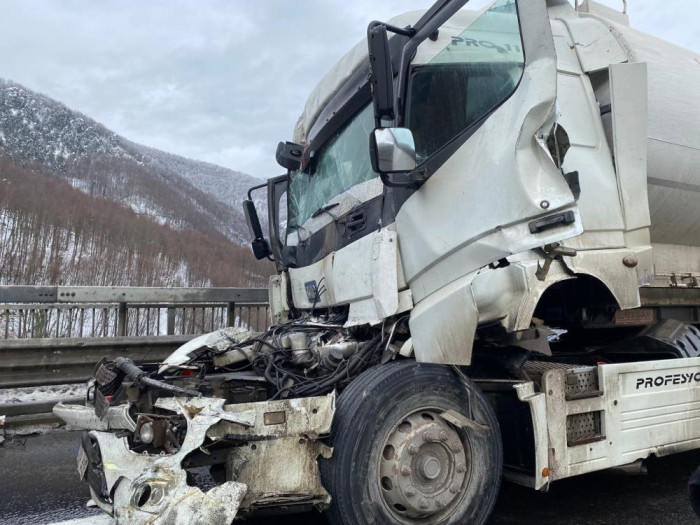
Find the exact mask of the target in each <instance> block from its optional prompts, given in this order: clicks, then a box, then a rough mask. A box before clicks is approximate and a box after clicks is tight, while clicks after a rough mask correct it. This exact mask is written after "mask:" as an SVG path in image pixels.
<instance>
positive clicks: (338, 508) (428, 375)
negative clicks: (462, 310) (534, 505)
mask: <svg viewBox="0 0 700 525" xmlns="http://www.w3.org/2000/svg"><path fill="white" fill-rule="evenodd" d="M470 405H471V407H470ZM448 410H453V411H455V412H457V413H458V414H461V415H463V416H467V417H469V415H470V414H471V419H472V421H475V422H476V423H478V425H476V426H474V425H472V426H471V427H469V426H465V425H460V426H462V427H463V428H460V427H459V426H455V425H453V424H451V423H449V422H448V421H447V420H446V419H443V418H442V417H441V414H443V413H444V412H446V411H448ZM448 419H449V417H448ZM453 421H454V420H453ZM331 443H332V446H333V456H332V458H331V459H330V460H327V461H325V460H323V461H322V462H321V475H322V481H323V485H324V487H325V488H326V489H327V490H328V491H329V492H330V494H331V496H332V498H333V499H332V502H331V507H330V509H329V518H330V521H331V523H333V524H334V525H350V524H353V525H354V524H385V523H386V524H389V523H392V524H393V523H400V524H406V525H416V524H426V525H427V524H430V525H436V524H467V523H468V524H481V523H484V522H485V521H486V519H487V518H488V516H489V514H490V513H491V510H492V509H493V505H494V503H495V501H496V496H497V495H498V489H499V486H500V481H501V471H502V469H503V450H502V445H501V436H500V431H499V428H498V421H497V419H496V416H495V414H494V411H493V409H492V407H491V405H490V404H489V402H488V400H487V399H486V397H485V396H484V394H483V393H482V392H481V390H479V388H478V387H476V386H475V385H474V384H473V383H471V381H469V380H467V379H465V378H463V377H461V376H460V375H459V374H457V373H456V372H455V371H454V370H453V369H452V368H450V367H448V366H442V365H430V364H421V363H416V362H414V361H399V362H394V363H390V364H387V365H381V366H377V367H375V368H372V369H370V370H368V371H366V372H365V373H363V374H362V375H360V376H359V377H358V378H357V379H356V380H355V381H354V382H353V383H351V384H350V386H348V387H347V388H346V389H345V391H344V392H343V394H342V395H341V396H340V398H339V399H338V405H337V408H336V413H335V419H334V421H333V428H332V432H331Z"/></svg>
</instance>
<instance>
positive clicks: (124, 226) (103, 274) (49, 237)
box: [0, 157, 273, 287]
mask: <svg viewBox="0 0 700 525" xmlns="http://www.w3.org/2000/svg"><path fill="white" fill-rule="evenodd" d="M97 162H98V164H99V163H104V162H108V159H101V160H98V161H97ZM94 168H95V166H94V165H93V166H92V169H94ZM93 173H94V172H93ZM76 175H79V176H78V177H76V178H75V179H74V180H80V181H81V182H89V179H88V180H86V177H85V172H83V173H80V174H78V173H76ZM74 185H75V184H74ZM74 185H71V184H70V183H68V182H66V181H65V179H60V178H58V177H56V176H55V175H54V174H53V172H51V171H48V170H47V169H46V168H44V169H43V170H42V169H41V168H35V167H32V168H31V169H29V168H26V167H21V166H19V165H17V164H15V163H14V162H13V161H12V160H11V159H10V158H8V157H0V284H3V285H10V284H52V285H61V284H65V285H91V286H243V287H253V286H255V287H257V286H266V285H267V278H268V276H269V275H270V274H271V273H272V272H273V267H272V265H271V264H270V263H267V262H259V261H256V260H255V259H254V258H253V255H252V253H251V251H250V249H249V248H248V247H245V246H239V245H237V244H235V243H233V242H232V241H231V240H230V239H229V238H227V237H226V236H224V235H223V234H220V233H218V232H213V233H203V232H202V231H194V230H192V229H174V228H173V227H171V226H170V225H168V224H161V223H158V222H155V221H154V220H153V218H152V217H151V216H149V215H141V214H139V213H137V211H138V210H137V211H135V210H134V207H135V206H134V202H133V201H131V202H125V204H126V205H122V204H120V203H118V202H115V201H113V200H110V199H108V198H105V197H102V196H101V195H100V194H101V193H102V192H101V191H100V189H101V188H92V190H93V191H90V190H91V188H84V187H83V188H82V189H79V188H77V187H73V186H74ZM95 190H96V191H95ZM133 195H136V192H135V193H134V194H133ZM127 205H128V206H129V207H127Z"/></svg>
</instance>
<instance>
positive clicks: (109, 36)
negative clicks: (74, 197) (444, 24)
mask: <svg viewBox="0 0 700 525" xmlns="http://www.w3.org/2000/svg"><path fill="white" fill-rule="evenodd" d="M484 3H485V1H484V0H476V1H474V2H473V4H474V5H475V6H479V5H483V4H484ZM605 3H606V4H609V5H613V6H616V5H621V4H622V2H621V0H619V1H616V0H606V1H605ZM627 3H628V11H629V13H630V19H631V25H632V26H633V27H636V28H638V29H641V30H643V31H647V32H649V33H652V34H654V35H656V36H658V37H661V38H664V39H666V40H669V41H671V42H674V43H676V44H678V45H682V46H684V47H688V48H690V49H693V50H694V51H696V52H700V31H698V21H699V20H700V2H698V0H666V1H664V2H661V1H659V0H628V2H627ZM430 4H431V0H298V1H291V0H228V1H215V0H196V1H195V0H191V1H184V0H160V1H158V0H155V1H154V0H149V1H148V2H143V1H136V0H103V1H99V2H98V1H87V0H84V1H79V0H71V1H68V0H63V1H62V0H32V1H28V0H0V49H2V52H1V53H0V77H2V78H6V79H12V80H14V81H16V82H18V83H20V84H23V85H25V86H27V87H29V88H31V89H34V90H36V91H40V92H42V93H45V94H47V95H49V96H50V97H53V98H55V99H57V100H59V101H61V102H63V103H65V104H67V105H68V106H70V107H72V108H75V109H78V110H80V111H82V112H83V113H86V114H87V115H89V116H91V117H93V118H94V119H96V120H97V121H99V122H101V123H103V124H105V125H106V126H107V127H109V128H111V129H112V130H114V131H116V132H117V133H120V134H122V135H124V136H126V137H127V138H129V139H131V140H133V141H136V142H140V143H142V144H146V145H148V146H153V147H156V148H160V149H163V150H165V151H169V152H172V153H177V154H180V155H184V156H187V157H191V158H195V159H200V160H205V161H209V162H213V163H217V164H221V165H223V166H227V167H229V168H233V169H236V170H240V171H244V172H246V173H249V174H251V175H255V176H259V177H270V176H273V175H279V174H280V173H281V170H282V169H281V168H279V167H278V166H277V165H276V163H275V161H274V152H275V148H276V146H277V143H278V142H279V141H280V140H290V139H291V135H292V130H293V128H294V124H295V122H296V120H297V118H298V116H299V114H300V112H301V110H302V108H303V105H304V103H305V101H306V97H307V95H308V94H309V92H310V91H311V90H312V89H313V87H314V86H315V85H316V83H317V82H318V80H319V79H320V78H321V77H322V76H323V74H324V73H325V72H326V71H327V70H328V69H329V68H330V67H331V66H332V65H333V64H334V63H335V62H336V61H337V60H338V59H339V58H340V57H341V56H342V55H343V54H344V53H345V52H346V51H347V50H348V49H349V48H350V47H351V46H352V45H354V44H355V43H356V42H358V41H359V40H360V39H362V38H363V37H364V35H365V34H366V28H367V24H368V22H369V21H371V20H374V19H388V18H390V17H391V16H392V15H395V14H398V13H402V12H405V11H410V10H412V9H421V8H422V9H424V8H427V7H429V5H430Z"/></svg>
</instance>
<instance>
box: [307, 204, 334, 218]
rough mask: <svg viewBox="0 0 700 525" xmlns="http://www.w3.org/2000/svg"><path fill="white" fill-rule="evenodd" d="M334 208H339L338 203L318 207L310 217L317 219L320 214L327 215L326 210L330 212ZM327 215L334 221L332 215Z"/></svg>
mask: <svg viewBox="0 0 700 525" xmlns="http://www.w3.org/2000/svg"><path fill="white" fill-rule="evenodd" d="M336 206H340V203H339V202H334V203H333V204H326V205H325V206H322V207H320V208H319V209H318V210H316V211H315V212H313V213H312V214H311V217H312V218H313V217H318V216H319V215H321V214H322V213H327V212H328V210H332V209H333V208H335V207H336ZM328 215H330V216H331V217H333V218H334V219H335V218H336V217H335V216H333V214H331V213H329V214H328Z"/></svg>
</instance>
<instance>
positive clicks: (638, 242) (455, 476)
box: [55, 0, 700, 525]
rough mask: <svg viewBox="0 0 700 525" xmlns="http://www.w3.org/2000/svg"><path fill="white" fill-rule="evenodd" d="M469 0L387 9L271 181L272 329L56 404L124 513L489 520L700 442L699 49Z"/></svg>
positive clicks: (84, 462) (569, 12) (126, 368)
mask: <svg viewBox="0 0 700 525" xmlns="http://www.w3.org/2000/svg"><path fill="white" fill-rule="evenodd" d="M466 3H467V2H466V1H465V0H439V1H438V2H437V3H436V4H435V5H433V6H432V7H430V8H429V9H428V10H427V11H423V12H413V13H408V14H406V15H401V16H399V17H397V18H395V19H392V20H391V21H390V22H389V23H383V22H372V23H371V24H370V25H369V28H368V32H367V40H366V41H365V42H361V43H360V44H359V45H358V46H356V47H355V48H354V49H352V50H351V51H350V52H349V53H348V54H347V55H346V56H345V57H344V58H343V59H342V60H341V61H340V62H339V63H338V64H337V65H336V66H335V67H334V68H333V69H332V70H330V71H329V72H328V73H327V74H326V76H325V77H324V78H323V80H322V81H321V83H320V84H319V85H318V86H317V87H316V89H315V90H314V92H313V93H312V94H311V96H310V97H309V99H308V102H307V104H306V107H305V108H304V111H303V114H302V116H301V118H300V119H299V122H298V124H297V126H296V128H295V130H294V137H293V141H292V142H286V143H280V145H279V147H278V149H277V161H278V163H279V164H280V165H281V166H282V167H283V168H285V169H286V170H287V173H285V174H284V175H282V176H279V177H275V178H273V179H270V180H269V181H268V182H267V183H266V184H263V185H261V186H259V187H256V188H252V189H251V190H250V192H249V194H248V200H247V201H246V202H245V203H244V210H245V213H246V217H247V220H248V225H249V227H250V230H251V236H252V237H253V239H254V240H253V251H254V253H255V255H256V256H257V257H258V258H261V259H262V258H266V257H267V258H270V259H272V260H274V262H275V264H276V266H277V270H278V272H277V275H275V276H273V277H272V278H271V280H270V309H271V314H272V323H271V326H270V328H269V329H268V330H267V331H265V332H263V333H254V332H251V331H246V330H243V329H236V328H224V329H221V330H219V331H217V332H215V333H212V334H207V335H203V336H201V337H198V338H196V339H193V340H192V341H190V342H189V343H187V344H186V345H184V346H183V347H181V348H180V349H178V350H177V351H176V352H175V353H174V354H172V355H171V356H170V357H169V358H168V359H166V360H165V361H164V362H163V363H158V364H143V365H141V366H136V365H135V364H134V363H132V362H131V361H128V360H126V359H117V360H115V361H113V362H103V363H100V365H99V366H98V369H97V371H96V375H95V378H94V380H92V381H91V382H90V383H89V385H88V396H87V403H86V405H85V406H67V405H60V404H59V405H57V406H56V408H55V412H56V414H58V415H59V416H60V417H62V418H63V419H64V420H65V421H66V422H68V423H70V424H72V425H74V426H78V427H82V428H85V429H87V430H88V431H87V432H86V433H85V434H84V437H83V439H82V442H81V447H80V453H79V458H78V463H79V468H78V469H79V473H80V475H81V477H83V478H84V479H85V480H86V481H87V482H88V485H89V487H90V492H91V495H92V500H93V502H94V503H95V504H96V505H98V506H100V507H101V508H103V509H104V510H105V511H106V512H107V513H109V514H110V515H112V516H113V517H115V518H116V519H117V521H118V522H125V523H189V522H197V523H222V524H225V523H230V522H231V521H232V520H233V519H234V518H236V517H242V516H249V515H253V514H255V513H261V512H265V513H288V512H302V511H308V510H311V509H317V510H320V511H324V512H327V515H328V518H329V520H330V522H331V523H333V524H336V525H340V524H342V525H349V524H369V523H382V524H384V523H386V524H392V523H399V524H404V525H413V524H416V525H418V524H461V523H474V524H479V523H485V522H486V520H487V519H488V516H489V515H490V512H491V510H492V508H493V505H494V503H495V500H496V496H497V494H498V489H499V486H500V480H501V477H502V476H505V477H507V478H508V479H510V480H512V481H515V482H517V483H520V484H523V485H526V486H529V487H532V488H534V489H538V490H546V489H547V487H548V486H549V484H550V483H551V482H553V481H556V480H558V479H563V478H566V477H570V476H575V475H579V474H583V473H587V472H592V471H596V470H600V469H604V468H610V467H615V466H621V465H628V464H633V463H635V462H638V461H640V460H644V459H645V458H647V457H648V456H650V455H665V454H671V453H675V452H681V451H684V450H689V449H694V448H698V447H700V422H699V421H698V419H697V417H696V414H697V410H698V402H697V400H698V399H700V357H698V356H700V330H698V328H697V327H696V326H695V325H696V324H697V323H698V321H699V320H700V315H699V314H700V295H698V293H697V292H698V288H697V278H698V276H699V275H700V228H698V226H697V224H699V223H700V206H698V198H697V194H698V191H700V178H699V177H698V168H697V166H700V153H699V152H700V127H699V125H698V122H700V105H698V103H697V98H696V92H697V88H698V86H700V69H699V68H698V65H697V62H698V61H700V60H699V59H698V56H697V55H695V54H693V53H691V52H689V51H686V50H683V49H680V48H677V47H674V46H672V45H670V44H667V43H665V42H662V41H659V40H656V39H653V38H652V37H649V36H648V35H644V34H642V33H639V32H637V31H634V30H633V29H630V28H629V27H628V24H627V17H626V14H625V13H618V12H615V11H613V10H610V9H608V8H605V7H602V6H600V5H598V4H596V3H595V2H593V1H588V0H585V1H584V2H583V3H582V4H581V5H576V6H575V7H574V6H572V5H570V4H569V3H568V2H566V1H565V0H546V1H545V0H537V1H534V0H528V1H525V0H497V1H496V2H494V3H493V4H491V5H490V6H488V7H486V8H484V9H482V10H481V11H479V12H475V11H470V10H467V9H464V6H465V4H466ZM262 188H265V189H266V190H267V205H268V206H267V208H268V214H267V221H266V222H267V223H268V225H269V233H268V234H267V235H265V234H264V232H263V229H262V225H261V221H260V219H259V217H258V215H257V211H256V207H255V204H254V202H253V199H252V192H253V191H257V190H259V189H262Z"/></svg>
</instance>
